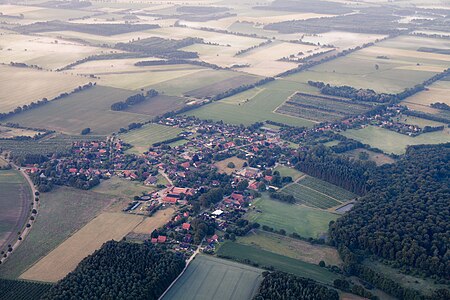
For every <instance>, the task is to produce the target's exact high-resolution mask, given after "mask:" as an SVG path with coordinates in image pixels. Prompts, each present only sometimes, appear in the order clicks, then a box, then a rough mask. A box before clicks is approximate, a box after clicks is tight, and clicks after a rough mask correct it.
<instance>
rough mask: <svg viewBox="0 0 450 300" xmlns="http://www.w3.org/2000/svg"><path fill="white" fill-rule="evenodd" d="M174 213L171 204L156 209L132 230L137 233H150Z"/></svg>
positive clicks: (168, 219)
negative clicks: (161, 208)
mask: <svg viewBox="0 0 450 300" xmlns="http://www.w3.org/2000/svg"><path fill="white" fill-rule="evenodd" d="M174 213H175V208H173V207H172V206H170V207H168V208H166V209H163V210H158V211H157V212H156V213H155V214H154V215H152V216H151V217H147V218H145V219H144V220H143V221H142V222H141V223H140V224H139V225H138V226H136V227H135V228H134V229H133V231H132V232H133V233H138V234H151V233H152V232H153V230H155V229H158V228H160V227H162V226H163V225H164V224H166V223H167V222H169V221H170V219H171V218H172V216H173V214H174Z"/></svg>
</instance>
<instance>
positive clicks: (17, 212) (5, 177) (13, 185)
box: [0, 159, 34, 251]
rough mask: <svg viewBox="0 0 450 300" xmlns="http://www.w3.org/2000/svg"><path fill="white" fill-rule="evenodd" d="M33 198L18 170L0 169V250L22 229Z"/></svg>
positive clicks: (3, 249) (6, 246) (5, 247)
mask: <svg viewBox="0 0 450 300" xmlns="http://www.w3.org/2000/svg"><path fill="white" fill-rule="evenodd" d="M1 160H2V161H3V159H1ZM1 164H2V162H0V165H1ZM33 199H34V198H33V194H32V192H31V189H30V186H29V185H28V182H27V181H26V180H25V178H24V177H23V176H22V175H21V174H20V173H19V172H18V171H15V170H0V250H1V251H6V250H7V249H8V245H9V244H14V243H15V241H16V240H17V238H18V234H17V233H18V232H19V231H22V229H23V228H24V226H25V224H26V223H27V219H28V216H29V214H30V209H31V204H32V202H33Z"/></svg>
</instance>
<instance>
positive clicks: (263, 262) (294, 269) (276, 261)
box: [217, 242, 338, 284]
mask: <svg viewBox="0 0 450 300" xmlns="http://www.w3.org/2000/svg"><path fill="white" fill-rule="evenodd" d="M217 254H218V255H220V256H223V257H230V258H232V259H236V260H245V259H248V260H250V261H251V262H255V263H257V264H259V265H260V266H272V267H274V268H275V269H276V270H279V271H283V272H286V273H291V274H294V275H297V276H301V277H308V278H312V279H314V280H317V281H319V282H323V283H326V284H332V283H333V280H334V279H336V278H338V275H336V274H334V273H332V272H330V271H328V270H327V269H324V268H321V267H319V266H318V265H316V264H310V263H306V262H303V261H301V260H298V259H293V258H290V257H287V256H283V255H280V254H276V253H273V252H269V251H266V250H261V249H258V248H256V247H252V246H248V245H243V244H239V243H234V242H225V243H224V244H223V245H221V246H220V248H219V251H218V252H217Z"/></svg>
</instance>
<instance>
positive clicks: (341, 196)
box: [299, 176, 356, 202]
mask: <svg viewBox="0 0 450 300" xmlns="http://www.w3.org/2000/svg"><path fill="white" fill-rule="evenodd" d="M299 184H301V185H303V186H306V187H308V188H310V189H314V190H316V191H319V192H320V193H323V194H325V195H326V196H328V197H331V198H334V199H336V200H338V201H340V202H346V201H349V200H352V199H354V198H355V197H356V195H355V194H353V193H352V192H349V191H347V190H345V189H343V188H340V187H338V186H336V185H334V184H331V183H328V182H326V181H323V180H320V179H317V178H314V177H311V176H306V177H304V178H302V180H300V182H299Z"/></svg>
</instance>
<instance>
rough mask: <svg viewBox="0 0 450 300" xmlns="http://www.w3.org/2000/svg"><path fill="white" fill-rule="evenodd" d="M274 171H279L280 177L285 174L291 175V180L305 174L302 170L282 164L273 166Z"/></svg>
mask: <svg viewBox="0 0 450 300" xmlns="http://www.w3.org/2000/svg"><path fill="white" fill-rule="evenodd" d="M274 171H278V172H280V175H281V176H282V177H285V176H290V177H292V180H293V181H295V180H297V179H299V178H300V177H302V176H304V175H305V174H303V173H302V172H300V171H297V170H296V169H294V168H289V167H284V166H278V167H276V168H275V170H274Z"/></svg>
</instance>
